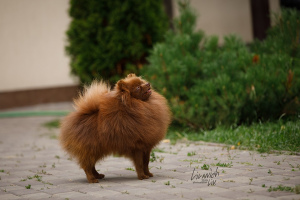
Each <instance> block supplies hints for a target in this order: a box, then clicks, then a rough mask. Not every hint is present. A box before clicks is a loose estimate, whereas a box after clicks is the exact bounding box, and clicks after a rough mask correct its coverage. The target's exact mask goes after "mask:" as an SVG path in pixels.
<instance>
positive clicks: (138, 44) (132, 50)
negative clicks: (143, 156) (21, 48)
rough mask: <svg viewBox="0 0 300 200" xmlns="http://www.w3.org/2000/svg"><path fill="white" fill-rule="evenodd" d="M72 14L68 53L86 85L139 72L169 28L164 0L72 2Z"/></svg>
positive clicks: (114, 80)
mask: <svg viewBox="0 0 300 200" xmlns="http://www.w3.org/2000/svg"><path fill="white" fill-rule="evenodd" d="M69 15H70V16H71V18H72V21H71V23H70V26H69V29H68V31H67V36H68V45H67V46H66V51H67V53H68V54H69V56H70V57H71V69H72V73H73V74H74V75H76V76H78V77H79V78H80V81H81V82H82V83H90V82H91V81H92V80H93V79H105V80H107V81H110V82H111V83H114V82H116V81H117V80H118V79H120V78H122V77H124V76H125V75H126V74H128V73H129V72H136V73H138V69H139V68H140V67H141V66H142V65H143V64H144V63H145V62H146V59H145V58H146V56H148V52H149V50H150V49H151V48H152V46H153V44H155V43H156V42H158V41H162V40H163V35H164V33H165V31H166V30H167V28H168V19H167V16H166V14H165V11H164V9H163V4H162V1H152V0H144V1H143V2H142V3H141V1H138V0H129V1H122V0H113V1H104V0H88V1H82V0H71V1H70V10H69Z"/></svg>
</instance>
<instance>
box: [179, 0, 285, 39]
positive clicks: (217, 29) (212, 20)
mask: <svg viewBox="0 0 300 200" xmlns="http://www.w3.org/2000/svg"><path fill="white" fill-rule="evenodd" d="M176 2H177V0H173V5H174V6H175V9H174V15H175V16H178V15H179V11H178V8H177V4H176ZM190 4H191V7H192V8H193V9H194V10H195V11H196V13H197V14H198V19H197V25H196V29H201V30H204V32H205V34H206V35H208V36H209V35H217V36H219V43H220V44H222V43H223V37H224V36H225V35H229V34H235V35H238V36H240V37H241V38H242V39H243V41H244V42H251V41H253V33H252V19H251V4H250V0H190ZM269 5H270V10H271V12H278V11H279V10H280V5H279V0H269Z"/></svg>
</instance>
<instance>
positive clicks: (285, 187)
mask: <svg viewBox="0 0 300 200" xmlns="http://www.w3.org/2000/svg"><path fill="white" fill-rule="evenodd" d="M268 191H269V192H272V191H288V192H294V191H295V188H294V187H289V186H284V185H278V186H277V187H272V186H270V187H269V189H268Z"/></svg>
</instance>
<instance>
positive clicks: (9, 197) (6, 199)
mask: <svg viewBox="0 0 300 200" xmlns="http://www.w3.org/2000/svg"><path fill="white" fill-rule="evenodd" d="M0 199H3V200H4V199H5V200H10V199H21V197H19V196H16V195H13V194H3V195H0Z"/></svg>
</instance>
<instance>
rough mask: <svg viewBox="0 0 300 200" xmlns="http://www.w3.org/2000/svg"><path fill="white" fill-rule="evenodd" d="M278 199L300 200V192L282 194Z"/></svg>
mask: <svg viewBox="0 0 300 200" xmlns="http://www.w3.org/2000/svg"><path fill="white" fill-rule="evenodd" d="M276 199H279V200H291V199H294V200H299V199H300V195H299V194H292V195H288V196H281V197H278V198H276Z"/></svg>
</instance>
